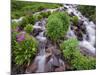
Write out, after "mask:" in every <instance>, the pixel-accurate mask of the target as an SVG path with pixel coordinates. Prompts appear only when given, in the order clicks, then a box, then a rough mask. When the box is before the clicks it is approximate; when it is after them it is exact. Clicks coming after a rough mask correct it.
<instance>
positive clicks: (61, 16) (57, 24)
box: [46, 12, 69, 42]
mask: <svg viewBox="0 0 100 75" xmlns="http://www.w3.org/2000/svg"><path fill="white" fill-rule="evenodd" d="M46 28H47V36H48V37H50V39H51V40H53V41H55V42H56V41H57V40H59V39H60V38H61V37H64V35H65V33H66V32H67V30H68V28H69V16H68V15H66V13H65V12H56V13H53V14H51V15H50V16H49V17H48V22H47V26H46Z"/></svg>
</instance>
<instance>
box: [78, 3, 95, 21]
mask: <svg viewBox="0 0 100 75" xmlns="http://www.w3.org/2000/svg"><path fill="white" fill-rule="evenodd" d="M78 10H79V11H80V12H81V13H82V14H83V15H85V16H86V17H88V18H89V19H90V20H92V21H94V22H96V7H95V6H86V5H85V6H83V5H79V6H78Z"/></svg>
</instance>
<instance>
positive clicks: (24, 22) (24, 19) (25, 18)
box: [19, 16, 29, 28]
mask: <svg viewBox="0 0 100 75" xmlns="http://www.w3.org/2000/svg"><path fill="white" fill-rule="evenodd" d="M28 23H29V21H28V18H27V17H25V16H24V17H23V19H22V21H20V22H19V24H20V27H21V28H24V27H26V25H27V24H28Z"/></svg>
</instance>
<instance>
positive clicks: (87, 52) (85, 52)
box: [80, 47, 96, 57]
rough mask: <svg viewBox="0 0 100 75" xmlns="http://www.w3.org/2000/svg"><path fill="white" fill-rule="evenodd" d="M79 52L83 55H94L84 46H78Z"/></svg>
mask: <svg viewBox="0 0 100 75" xmlns="http://www.w3.org/2000/svg"><path fill="white" fill-rule="evenodd" d="M80 52H81V53H82V54H83V55H85V56H93V57H95V56H96V55H95V54H94V53H92V52H91V51H90V50H88V49H87V48H85V47H80Z"/></svg>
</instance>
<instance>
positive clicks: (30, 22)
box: [26, 15, 35, 25]
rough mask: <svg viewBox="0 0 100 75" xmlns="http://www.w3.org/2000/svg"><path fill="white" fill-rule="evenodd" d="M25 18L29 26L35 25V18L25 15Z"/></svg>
mask: <svg viewBox="0 0 100 75" xmlns="http://www.w3.org/2000/svg"><path fill="white" fill-rule="evenodd" d="M26 18H27V19H28V23H29V24H32V25H34V24H35V17H34V16H33V15H27V16H26Z"/></svg>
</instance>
